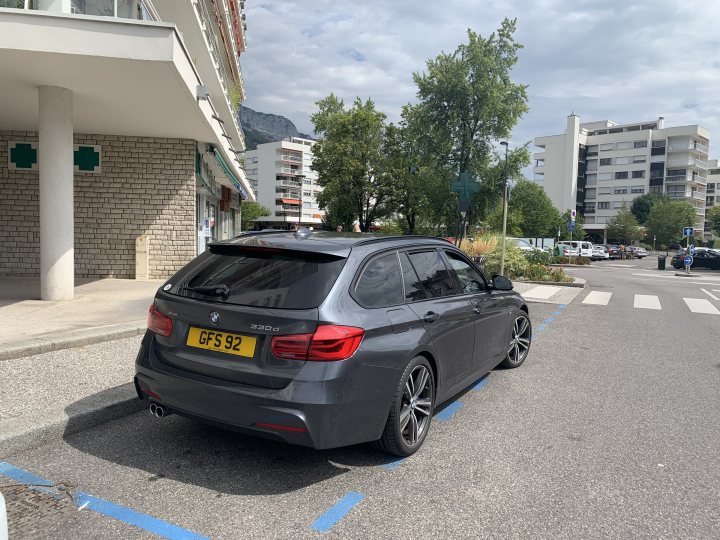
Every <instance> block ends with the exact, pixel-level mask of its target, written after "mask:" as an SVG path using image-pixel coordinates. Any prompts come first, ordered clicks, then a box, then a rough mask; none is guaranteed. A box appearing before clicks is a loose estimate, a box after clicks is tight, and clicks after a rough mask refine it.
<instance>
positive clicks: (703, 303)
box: [683, 298, 720, 315]
mask: <svg viewBox="0 0 720 540" xmlns="http://www.w3.org/2000/svg"><path fill="white" fill-rule="evenodd" d="M683 300H685V303H686V304H687V307H689V308H690V311H692V312H693V313H708V314H710V315H720V310H718V308H716V307H715V306H713V305H712V304H711V303H710V300H706V299H705V298H683Z"/></svg>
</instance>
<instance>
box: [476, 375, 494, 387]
mask: <svg viewBox="0 0 720 540" xmlns="http://www.w3.org/2000/svg"><path fill="white" fill-rule="evenodd" d="M488 382H490V378H489V377H488V376H487V375H486V376H485V377H483V378H482V379H480V380H479V381H478V382H477V384H476V385H475V386H473V390H482V389H483V388H484V387H485V385H487V383H488Z"/></svg>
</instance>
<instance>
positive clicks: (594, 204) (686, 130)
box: [533, 113, 710, 242]
mask: <svg viewBox="0 0 720 540" xmlns="http://www.w3.org/2000/svg"><path fill="white" fill-rule="evenodd" d="M534 144H535V146H537V147H538V148H540V151H539V152H535V153H534V154H533V159H534V160H535V166H534V167H533V172H534V173H535V181H536V182H537V183H538V184H539V185H541V186H542V187H543V189H544V190H545V192H546V193H547V194H548V196H549V197H550V200H551V201H552V203H553V205H554V206H555V208H557V209H558V210H560V211H561V212H565V211H566V210H571V209H575V210H577V212H578V213H580V214H582V215H583V218H584V220H585V225H584V229H585V233H586V234H587V235H589V236H590V237H591V238H592V239H593V240H594V241H596V242H601V241H602V242H606V238H605V236H606V235H605V227H606V224H607V222H608V220H610V219H612V217H613V216H615V215H616V214H617V212H618V210H619V209H620V208H622V207H623V206H628V207H629V206H630V205H631V204H632V200H633V199H634V198H635V197H638V196H640V195H642V194H644V193H664V194H666V195H667V196H668V197H671V198H675V199H680V200H683V201H685V202H688V203H689V204H691V205H692V206H693V207H695V209H696V212H697V222H696V224H695V234H696V236H698V237H700V238H702V236H703V231H704V229H705V196H706V186H707V182H708V152H709V146H710V133H709V132H708V130H707V129H705V128H703V127H702V126H698V125H689V126H676V127H669V126H666V125H665V120H664V119H663V118H662V117H660V118H658V119H657V120H653V121H649V122H638V123H632V124H617V123H615V122H612V121H610V120H602V121H599V122H588V123H581V122H580V117H579V116H577V115H576V114H574V113H573V114H571V115H570V116H568V118H567V125H566V129H565V133H563V134H561V135H550V136H545V137H536V138H535V140H534Z"/></svg>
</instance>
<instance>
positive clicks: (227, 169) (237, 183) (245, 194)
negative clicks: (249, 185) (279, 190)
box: [208, 144, 250, 200]
mask: <svg viewBox="0 0 720 540" xmlns="http://www.w3.org/2000/svg"><path fill="white" fill-rule="evenodd" d="M208 150H209V151H210V152H211V153H212V155H213V156H215V161H217V163H218V165H220V168H221V169H222V170H223V172H224V173H225V176H227V177H228V178H229V179H230V181H231V182H232V183H233V185H234V186H235V187H236V188H237V190H238V191H239V192H240V195H242V198H243V199H245V200H247V199H249V198H250V195H248V192H247V191H245V188H244V187H242V185H241V184H240V181H239V180H238V179H237V177H236V176H235V175H234V174H233V172H232V171H231V170H230V167H228V165H227V163H225V160H224V159H223V158H222V155H221V154H220V152H219V151H218V149H217V148H215V147H214V146H213V145H212V144H209V145H208Z"/></svg>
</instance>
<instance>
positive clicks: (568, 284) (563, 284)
mask: <svg viewBox="0 0 720 540" xmlns="http://www.w3.org/2000/svg"><path fill="white" fill-rule="evenodd" d="M515 283H530V284H532V285H554V286H556V287H577V288H579V289H584V288H585V285H586V284H587V281H586V280H584V279H583V278H579V277H575V281H574V282H568V281H525V280H519V279H517V280H515Z"/></svg>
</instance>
